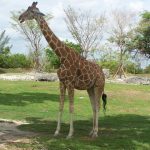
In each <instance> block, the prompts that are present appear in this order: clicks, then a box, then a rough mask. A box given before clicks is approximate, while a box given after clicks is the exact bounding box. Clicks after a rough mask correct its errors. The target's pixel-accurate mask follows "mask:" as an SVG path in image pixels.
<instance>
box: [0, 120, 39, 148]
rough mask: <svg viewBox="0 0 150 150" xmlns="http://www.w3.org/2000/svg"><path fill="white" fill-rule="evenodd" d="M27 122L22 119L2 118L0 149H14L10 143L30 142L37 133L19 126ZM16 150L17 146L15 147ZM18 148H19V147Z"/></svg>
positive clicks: (0, 121) (0, 122)
mask: <svg viewBox="0 0 150 150" xmlns="http://www.w3.org/2000/svg"><path fill="white" fill-rule="evenodd" d="M21 124H25V123H24V122H20V121H9V120H0V150H13V148H12V147H10V146H9V145H10V144H11V145H13V144H15V143H18V142H19V143H30V138H31V137H34V136H36V135H37V134H35V133H33V132H25V131H21V130H19V129H18V128H17V126H19V125H21ZM15 150H16V148H15ZM17 150H18V149H17Z"/></svg>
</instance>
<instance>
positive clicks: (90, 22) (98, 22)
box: [64, 7, 105, 58]
mask: <svg viewBox="0 0 150 150" xmlns="http://www.w3.org/2000/svg"><path fill="white" fill-rule="evenodd" d="M64 12H65V14H66V17H65V22H66V24H67V27H68V30H69V32H70V33H71V35H72V37H73V38H74V39H75V41H76V42H77V43H78V44H79V45H80V47H81V49H82V52H81V55H82V56H84V57H85V58H87V56H88V54H89V52H91V51H94V50H96V49H98V47H99V45H100V41H101V39H102V37H103V29H104V23H105V17H104V15H100V16H97V15H92V13H91V11H88V12H82V11H81V10H76V11H75V10H74V9H73V8H72V7H68V8H67V9H65V10H64Z"/></svg>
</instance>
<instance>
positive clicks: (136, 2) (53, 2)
mask: <svg viewBox="0 0 150 150" xmlns="http://www.w3.org/2000/svg"><path fill="white" fill-rule="evenodd" d="M32 2H33V0H26V1H23V2H22V1H20V0H15V1H12V0H0V6H1V8H0V32H1V31H3V30H6V33H7V34H8V35H9V36H10V37H11V42H12V44H13V45H14V46H13V51H16V50H17V49H18V50H19V52H20V47H21V45H22V48H21V49H23V50H22V51H25V44H24V42H23V41H22V40H20V35H19V34H18V33H16V32H15V31H14V30H12V29H11V26H10V15H11V14H10V11H13V10H15V11H19V10H21V9H26V8H27V7H28V6H29V5H31V4H32ZM68 5H71V6H72V7H74V8H75V9H78V8H80V9H81V10H91V11H92V12H94V13H99V12H100V13H101V12H102V11H104V10H105V11H106V12H107V11H110V10H111V9H114V8H122V9H131V10H134V11H141V10H150V1H149V0H132V1H131V0H44V1H43V0H38V7H39V9H40V10H41V12H43V13H45V14H47V13H50V12H51V13H52V14H53V15H54V18H53V19H52V20H51V21H50V23H49V24H50V26H51V28H52V30H53V31H54V33H56V35H57V36H59V37H60V38H61V39H71V35H70V33H69V32H68V30H67V27H66V24H65V22H64V20H63V18H64V17H65V14H64V12H63V9H64V8H66V7H67V6H68Z"/></svg>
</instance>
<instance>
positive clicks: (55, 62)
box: [45, 40, 81, 71]
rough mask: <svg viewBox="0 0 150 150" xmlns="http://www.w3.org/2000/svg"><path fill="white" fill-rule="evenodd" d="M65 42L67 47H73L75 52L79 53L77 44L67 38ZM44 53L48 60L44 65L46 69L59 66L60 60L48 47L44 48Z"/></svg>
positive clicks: (79, 48)
mask: <svg viewBox="0 0 150 150" xmlns="http://www.w3.org/2000/svg"><path fill="white" fill-rule="evenodd" d="M65 44H66V45H67V46H68V47H70V48H72V49H74V50H75V51H76V52H77V53H79V54H80V53H81V47H80V45H79V44H74V43H73V42H69V41H67V40H66V41H65ZM45 53H46V58H47V61H48V62H47V63H46V65H45V69H46V71H50V69H51V68H53V69H57V68H58V67H59V66H60V60H59V58H58V56H57V55H56V54H55V52H54V51H53V50H52V49H51V48H50V47H48V48H46V49H45Z"/></svg>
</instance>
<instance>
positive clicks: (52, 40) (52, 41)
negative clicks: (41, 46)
mask: <svg viewBox="0 0 150 150" xmlns="http://www.w3.org/2000/svg"><path fill="white" fill-rule="evenodd" d="M36 21H37V22H38V24H39V26H40V28H41V31H42V33H43V35H44V37H45V39H46V40H47V42H48V44H49V46H50V47H51V48H52V49H53V50H54V52H55V53H56V55H57V56H58V57H59V58H65V57H66V54H67V53H68V52H67V50H68V49H66V45H65V44H64V43H63V42H62V41H60V40H59V39H58V38H57V36H56V35H55V34H54V33H53V31H52V30H51V29H50V28H49V26H48V24H47V22H46V21H45V19H44V18H43V17H38V18H36ZM61 50H62V51H63V53H62V52H61Z"/></svg>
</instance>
